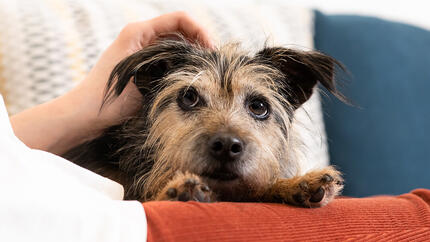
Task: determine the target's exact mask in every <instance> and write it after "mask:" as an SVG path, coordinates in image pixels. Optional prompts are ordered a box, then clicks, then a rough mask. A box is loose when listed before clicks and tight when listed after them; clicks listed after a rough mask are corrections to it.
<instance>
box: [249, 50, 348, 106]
mask: <svg viewBox="0 0 430 242" xmlns="http://www.w3.org/2000/svg"><path fill="white" fill-rule="evenodd" d="M256 58H257V59H260V61H263V63H264V64H267V65H270V66H272V67H274V68H276V69H277V70H279V71H280V72H281V74H282V76H283V77H282V78H281V80H280V81H281V82H283V85H284V89H285V90H284V91H283V92H285V93H283V95H284V96H285V97H286V99H287V100H288V101H289V102H290V103H291V104H292V105H293V106H294V108H298V107H300V106H301V105H302V104H303V103H304V102H306V101H307V100H308V99H309V98H310V97H311V95H312V91H313V88H314V86H315V85H316V84H317V83H318V82H319V83H321V84H322V86H324V87H325V88H326V89H327V90H328V91H329V92H330V93H332V94H333V95H335V96H336V97H337V98H339V99H340V100H342V101H345V98H344V96H343V95H342V94H341V93H340V92H339V91H338V90H337V89H336V83H335V69H336V67H338V68H340V69H341V70H343V69H344V68H343V66H342V64H340V63H339V62H338V61H336V60H335V59H334V58H332V57H330V56H327V55H324V54H322V53H320V52H317V51H300V50H292V49H287V48H282V47H273V48H264V49H263V50H261V51H260V52H258V53H257V54H256Z"/></svg>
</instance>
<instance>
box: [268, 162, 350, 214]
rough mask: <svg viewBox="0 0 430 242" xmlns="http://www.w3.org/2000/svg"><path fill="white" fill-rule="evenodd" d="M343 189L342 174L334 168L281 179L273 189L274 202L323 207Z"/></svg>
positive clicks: (270, 194)
mask: <svg viewBox="0 0 430 242" xmlns="http://www.w3.org/2000/svg"><path fill="white" fill-rule="evenodd" d="M342 188H343V179H342V177H341V175H340V172H339V171H337V170H336V169H334V168H333V167H327V168H325V169H322V170H318V171H312V172H309V173H306V174H305V175H303V176H298V177H294V178H290V179H279V180H278V181H277V182H276V183H275V184H274V185H273V187H272V189H271V192H270V193H269V199H270V196H271V197H273V199H272V200H273V201H281V202H286V203H289V204H293V205H297V206H301V207H308V208H314V207H321V206H324V205H326V204H327V203H329V202H330V201H331V200H333V199H334V198H335V197H336V195H338V194H339V193H340V191H341V190H342Z"/></svg>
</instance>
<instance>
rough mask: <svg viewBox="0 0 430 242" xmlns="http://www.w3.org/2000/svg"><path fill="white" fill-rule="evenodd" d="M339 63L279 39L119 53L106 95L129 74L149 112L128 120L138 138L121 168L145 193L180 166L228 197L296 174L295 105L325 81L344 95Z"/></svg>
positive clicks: (177, 43) (168, 42) (162, 44)
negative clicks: (255, 48) (268, 43)
mask: <svg viewBox="0 0 430 242" xmlns="http://www.w3.org/2000/svg"><path fill="white" fill-rule="evenodd" d="M336 65H338V63H337V62H336V60H334V59H333V58H331V57H329V56H326V55H324V54H321V53H319V52H315V51H307V52H305V51H299V50H292V49H287V48H282V47H272V48H264V49H263V50H261V51H259V52H258V53H256V54H253V55H250V54H248V53H245V52H242V51H240V50H239V47H238V45H235V44H231V45H226V46H224V47H221V48H219V49H216V50H210V49H205V48H202V47H200V46H198V45H195V44H191V43H189V42H187V41H185V40H182V39H179V40H177V39H176V40H172V39H165V40H161V41H158V42H156V43H154V44H152V45H150V46H148V47H146V48H145V49H143V50H141V51H139V52H137V53H135V54H133V55H131V56H130V57H128V58H126V59H124V60H123V61H121V62H120V63H119V64H118V65H117V66H116V67H115V69H114V70H113V72H112V75H111V78H110V81H109V86H108V93H107V97H114V96H115V95H119V94H121V92H122V91H123V89H124V88H125V86H126V85H127V84H128V82H130V81H134V82H135V83H136V85H137V87H138V88H139V90H140V91H141V93H142V95H143V96H144V101H143V103H142V113H141V115H140V116H139V117H137V118H135V119H134V121H129V122H127V123H126V124H125V126H126V127H125V128H124V130H125V133H126V134H127V135H129V136H130V137H131V136H132V137H134V140H133V142H132V143H133V144H127V146H126V148H124V151H125V152H124V154H125V155H124V156H123V157H122V158H121V161H120V167H123V168H124V169H126V170H128V172H133V173H135V174H136V178H135V179H136V184H137V187H135V188H134V189H137V190H140V191H139V192H142V189H143V190H144V191H143V192H144V195H145V196H146V198H148V196H149V197H150V196H153V195H154V194H155V193H156V192H157V191H158V190H159V189H160V188H161V186H162V185H164V184H165V183H166V182H167V179H169V178H170V177H171V176H172V175H173V174H174V173H175V172H176V171H189V172H191V173H195V174H198V175H200V176H202V177H205V178H207V180H208V183H209V185H210V186H211V188H212V189H213V190H215V192H216V193H217V194H219V195H220V196H221V197H222V199H223V200H240V199H241V197H247V196H249V195H250V194H255V193H258V192H259V191H262V190H264V189H265V188H266V187H267V186H268V185H269V184H271V183H272V182H273V181H274V179H276V178H277V177H280V176H283V175H287V174H290V175H291V174H293V173H294V172H295V168H296V165H295V164H294V163H293V161H292V160H291V159H289V157H291V153H292V152H293V151H292V150H291V149H290V147H291V137H290V136H291V134H290V133H291V132H290V124H291V120H292V118H293V115H294V111H295V110H296V109H297V108H298V107H300V106H301V105H302V104H303V103H304V102H305V101H306V100H308V99H309V98H310V96H311V94H312V91H313V88H314V86H315V85H316V84H317V83H321V84H322V86H324V87H325V88H326V89H327V90H328V91H330V92H332V93H333V94H335V95H337V96H340V94H339V93H338V92H337V90H336V87H335V83H334V72H335V67H336ZM148 159H149V160H151V164H150V165H148V163H147V162H143V161H144V160H148ZM148 166H150V167H148ZM134 192H136V191H134ZM139 192H137V193H139Z"/></svg>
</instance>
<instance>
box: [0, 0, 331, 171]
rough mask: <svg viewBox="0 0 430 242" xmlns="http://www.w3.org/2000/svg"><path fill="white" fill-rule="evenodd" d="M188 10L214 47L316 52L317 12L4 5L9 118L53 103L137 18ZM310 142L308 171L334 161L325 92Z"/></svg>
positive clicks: (269, 7) (272, 7) (304, 112)
mask: <svg viewBox="0 0 430 242" xmlns="http://www.w3.org/2000/svg"><path fill="white" fill-rule="evenodd" d="M176 10H186V11H187V12H188V13H189V14H191V15H192V16H194V18H195V19H197V20H198V21H199V22H200V23H201V24H202V25H203V26H205V27H206V28H207V29H208V30H209V32H210V33H212V36H214V37H215V40H216V41H215V42H224V41H231V40H239V41H242V42H244V45H245V48H250V49H254V50H256V49H259V48H261V47H263V46H264V43H265V41H266V38H267V37H271V39H272V41H269V43H272V42H273V44H275V43H276V44H282V45H286V44H293V46H292V47H300V46H302V47H306V48H308V49H309V48H312V44H313V43H312V28H313V22H312V20H313V12H312V11H311V10H309V9H303V8H297V7H291V6H288V5H282V4H266V3H264V4H263V3H261V2H260V1H250V2H247V3H246V4H245V5H244V4H243V3H236V2H234V1H233V2H232V1H228V2H227V1H224V2H219V1H208V2H201V1H197V0H194V1H173V0H172V1H137V0H130V1H126V3H124V1H121V0H92V1H87V0H57V1H42V0H35V1H22V0H19V1H6V2H5V1H2V2H0V28H1V29H2V33H1V34H0V63H1V64H0V92H1V93H2V94H3V96H4V98H5V102H6V105H7V108H8V111H9V113H10V114H14V113H17V112H19V111H21V110H23V109H26V108H29V107H32V106H34V105H36V104H40V103H43V102H46V101H48V100H51V99H53V98H55V97H57V96H59V95H61V94H63V93H65V92H66V91H67V90H69V89H70V88H72V87H73V86H74V85H76V83H78V82H79V81H80V80H81V79H82V78H84V76H85V75H86V73H88V71H89V70H90V69H91V67H92V66H93V65H94V63H95V62H96V60H97V57H98V56H99V55H100V53H101V51H103V50H104V49H105V48H107V46H108V45H109V44H110V43H111V42H112V41H113V40H114V39H115V37H116V36H117V34H118V33H119V31H120V30H121V28H122V27H123V26H124V25H125V24H126V23H127V22H131V21H137V20H144V19H149V18H152V17H155V16H158V15H160V14H163V13H167V12H172V11H176ZM297 117H298V118H297V120H298V121H297V122H296V123H295V124H296V126H298V127H299V129H300V134H301V135H302V140H303V142H304V144H305V146H304V147H305V148H306V150H305V151H304V154H305V156H303V157H302V160H303V161H302V164H304V165H303V167H302V169H303V171H305V170H308V169H309V168H312V167H322V166H325V165H327V164H328V153H327V148H326V143H325V133H324V126H323V123H322V114H321V108H320V103H319V97H318V95H314V97H312V99H311V100H310V101H309V102H307V103H306V104H305V105H304V107H303V108H302V109H301V110H300V111H299V114H298V116H297Z"/></svg>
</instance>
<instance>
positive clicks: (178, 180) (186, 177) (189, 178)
mask: <svg viewBox="0 0 430 242" xmlns="http://www.w3.org/2000/svg"><path fill="white" fill-rule="evenodd" d="M156 200H159V201H161V200H169V201H183V202H186V201H197V202H214V201H215V199H214V195H213V193H212V191H211V189H210V188H209V187H208V186H207V185H206V184H205V183H204V182H202V181H201V179H200V178H199V177H198V176H197V175H194V174H190V173H186V174H183V173H179V174H177V175H176V176H175V177H174V178H173V179H172V180H171V181H170V182H169V183H168V184H167V185H166V187H165V188H164V189H163V190H162V191H161V192H160V193H159V195H158V196H157V198H156Z"/></svg>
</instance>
